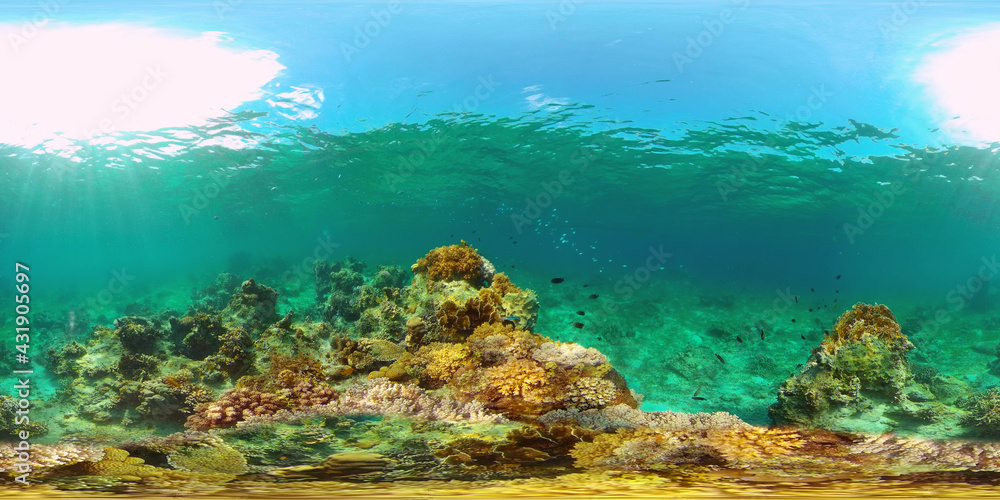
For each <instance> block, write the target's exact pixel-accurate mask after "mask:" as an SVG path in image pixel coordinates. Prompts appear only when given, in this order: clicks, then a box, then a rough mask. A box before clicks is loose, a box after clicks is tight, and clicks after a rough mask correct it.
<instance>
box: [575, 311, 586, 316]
mask: <svg viewBox="0 0 1000 500" xmlns="http://www.w3.org/2000/svg"><path fill="white" fill-rule="evenodd" d="M576 313H577V314H579V315H580V316H583V315H585V314H587V313H585V312H583V311H577V312H576Z"/></svg>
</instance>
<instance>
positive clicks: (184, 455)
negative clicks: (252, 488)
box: [167, 443, 247, 475]
mask: <svg viewBox="0 0 1000 500" xmlns="http://www.w3.org/2000/svg"><path fill="white" fill-rule="evenodd" d="M167 463H169V464H170V466H171V467H173V468H175V469H179V470H183V471H190V472H201V473H205V474H218V473H222V474H233V475H240V474H243V473H245V472H247V459H246V457H244V456H243V454H242V453H240V452H239V451H236V450H235V449H234V448H233V447H232V446H229V445H227V444H224V443H217V444H213V445H210V446H198V447H190V446H189V447H184V448H181V449H179V450H176V451H174V452H172V453H170V454H169V455H168V456H167Z"/></svg>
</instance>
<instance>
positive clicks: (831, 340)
mask: <svg viewBox="0 0 1000 500" xmlns="http://www.w3.org/2000/svg"><path fill="white" fill-rule="evenodd" d="M865 337H874V338H877V339H880V340H882V341H884V342H886V343H890V342H893V341H895V340H897V339H902V340H906V336H905V335H903V333H902V330H901V329H900V327H899V323H898V322H897V321H896V317H895V316H893V314H892V311H890V310H889V308H888V307H886V306H885V305H884V304H875V305H868V304H862V303H860V302H859V303H857V304H854V307H852V308H851V310H849V311H844V314H842V315H840V318H839V319H837V324H836V325H835V326H834V327H833V332H831V333H830V334H829V335H827V337H826V338H825V339H823V342H822V343H821V344H820V345H821V346H822V347H823V348H824V349H826V351H827V352H833V351H835V350H837V349H838V348H839V347H841V346H843V345H845V344H847V343H850V342H856V341H859V340H862V339H863V338H865Z"/></svg>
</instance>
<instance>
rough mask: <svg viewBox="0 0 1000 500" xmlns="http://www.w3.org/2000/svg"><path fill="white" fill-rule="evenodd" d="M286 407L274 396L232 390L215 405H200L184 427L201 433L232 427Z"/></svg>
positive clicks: (247, 390)
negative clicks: (252, 417)
mask: <svg viewBox="0 0 1000 500" xmlns="http://www.w3.org/2000/svg"><path fill="white" fill-rule="evenodd" d="M284 406H286V403H285V402H284V401H282V400H281V399H280V398H279V397H278V396H276V395H274V394H269V393H266V392H259V391H255V390H253V389H247V388H240V389H231V390H228V391H226V392H224V393H222V395H221V396H219V399H217V400H216V401H215V402H214V403H203V404H200V405H198V407H197V408H195V413H194V414H192V415H191V416H189V417H188V419H187V422H186V423H185V424H184V426H185V427H189V428H192V429H195V430H199V431H206V430H209V429H215V428H225V427H232V426H234V425H236V424H237V422H240V421H242V420H245V419H246V418H248V417H251V416H257V415H273V414H274V413H276V412H277V411H278V410H280V409H281V408H283V407H284Z"/></svg>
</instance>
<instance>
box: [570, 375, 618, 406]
mask: <svg viewBox="0 0 1000 500" xmlns="http://www.w3.org/2000/svg"><path fill="white" fill-rule="evenodd" d="M617 396H618V388H617V387H615V384H613V383H612V382H611V381H609V380H605V379H602V378H594V377H582V378H580V379H578V380H577V381H575V382H573V383H571V384H570V385H569V387H567V388H566V396H565V398H566V406H567V407H569V408H579V409H581V410H586V409H589V408H601V407H603V406H606V405H608V404H609V403H611V402H612V401H614V400H615V398H616V397H617Z"/></svg>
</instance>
